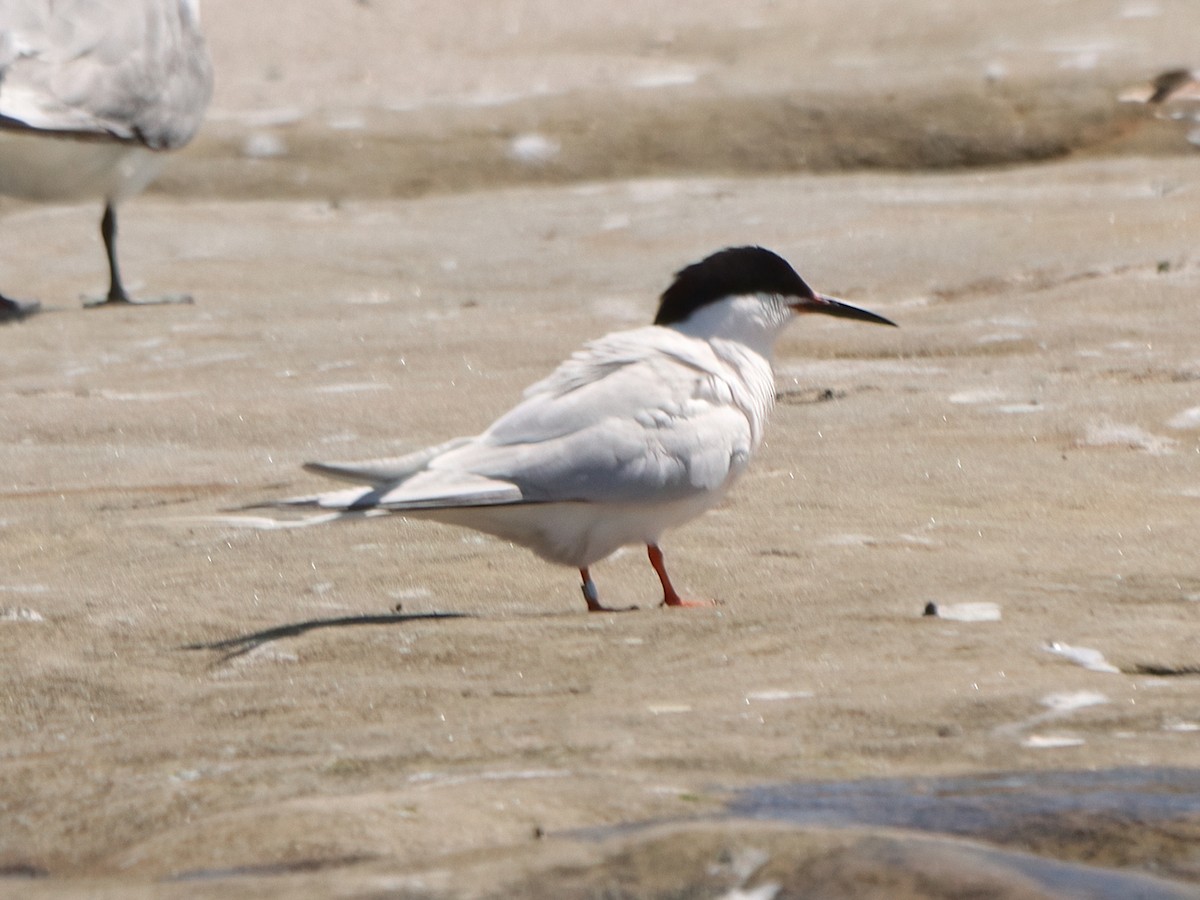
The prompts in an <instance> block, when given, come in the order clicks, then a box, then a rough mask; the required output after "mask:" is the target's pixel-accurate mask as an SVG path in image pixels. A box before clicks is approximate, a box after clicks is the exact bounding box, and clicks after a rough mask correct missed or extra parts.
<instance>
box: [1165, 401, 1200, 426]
mask: <svg viewBox="0 0 1200 900" xmlns="http://www.w3.org/2000/svg"><path fill="white" fill-rule="evenodd" d="M1167 427H1168V428H1179V429H1185V428H1200V406H1193V407H1192V408H1191V409H1185V410H1184V411H1183V412H1181V413H1179V414H1177V415H1174V416H1172V417H1171V418H1170V419H1168V420H1167Z"/></svg>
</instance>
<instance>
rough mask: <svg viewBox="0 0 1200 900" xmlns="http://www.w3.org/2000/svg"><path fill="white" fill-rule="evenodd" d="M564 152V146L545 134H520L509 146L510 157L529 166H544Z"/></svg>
mask: <svg viewBox="0 0 1200 900" xmlns="http://www.w3.org/2000/svg"><path fill="white" fill-rule="evenodd" d="M560 152H562V144H560V143H559V142H558V141H556V140H555V139H554V138H550V137H546V135H544V134H537V133H536V132H530V133H528V134H519V135H517V136H516V137H515V138H513V139H512V141H511V142H510V143H509V145H508V156H509V158H510V159H514V160H516V161H517V162H519V163H523V164H525V165H527V166H544V165H545V164H546V163H548V162H551V161H552V160H553V159H554V158H555V157H557V156H558V154H559V153H560Z"/></svg>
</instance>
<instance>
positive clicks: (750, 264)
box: [654, 247, 896, 344]
mask: <svg viewBox="0 0 1200 900" xmlns="http://www.w3.org/2000/svg"><path fill="white" fill-rule="evenodd" d="M799 313H824V314H825V315H828V316H840V317H842V318H846V319H859V320H861V321H863V322H878V323H880V324H882V325H895V324H896V323H895V322H892V321H890V320H888V319H885V318H884V317H883V316H878V315H876V314H875V313H873V312H868V311H867V310H865V309H859V308H858V307H857V306H851V305H850V304H848V303H843V302H842V301H841V300H837V299H835V298H833V297H826V296H824V295H823V294H818V293H817V292H816V291H814V290H813V289H812V288H810V287H809V286H808V285H807V284H805V283H804V279H802V278H801V277H800V276H799V275H797V274H796V270H795V269H793V268H792V267H791V266H790V265H788V263H787V261H786V260H785V259H783V258H782V257H781V256H778V255H777V254H775V253H772V252H771V251H770V250H766V249H764V248H762V247H730V248H728V249H726V250H719V251H718V252H716V253H714V254H713V255H712V256H708V257H705V258H704V259H702V260H700V262H698V263H692V265H690V266H688V267H687V268H684V269H680V270H679V271H678V272H677V273H675V280H674V281H673V282H672V283H671V286H670V287H669V288H667V289H666V291H664V292H663V295H662V302H661V303H660V304H659V307H658V315H657V316H656V317H655V319H654V324H655V325H666V326H668V327H672V328H676V329H678V330H680V331H688V332H695V333H703V334H705V335H707V336H727V337H742V338H750V339H751V340H752V342H755V343H757V341H753V339H754V338H755V337H759V338H760V339H765V340H766V341H767V343H768V344H769V343H770V342H771V341H772V340H773V338H774V336H775V334H777V333H778V332H779V330H780V329H782V327H783V326H784V325H786V324H787V323H788V322H789V321H790V320H791V319H792V318H793V317H794V316H795V315H797V314H799Z"/></svg>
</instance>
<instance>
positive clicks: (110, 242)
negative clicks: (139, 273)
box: [84, 201, 192, 308]
mask: <svg viewBox="0 0 1200 900" xmlns="http://www.w3.org/2000/svg"><path fill="white" fill-rule="evenodd" d="M100 236H101V237H102V238H104V252H105V254H106V255H107V256H108V296H106V297H104V298H103V299H102V300H89V301H88V302H87V303H85V304H84V305H85V306H89V307H92V308H95V307H98V306H128V305H131V304H134V305H139V306H152V305H157V304H162V303H191V302H192V298H191V297H190V296H189V295H187V294H172V295H168V296H166V297H157V298H155V299H152V300H134V299H133V298H132V297H130V296H129V294H128V292H126V290H125V285H124V284H123V283H122V281H121V268H120V266H119V265H118V264H117V208H116V206H114V205H113V203H112V201H109V202H107V203H105V204H104V216H103V217H102V218H101V219H100Z"/></svg>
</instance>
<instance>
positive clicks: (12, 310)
mask: <svg viewBox="0 0 1200 900" xmlns="http://www.w3.org/2000/svg"><path fill="white" fill-rule="evenodd" d="M41 308H42V304H41V303H40V302H39V301H37V300H18V299H16V298H15V297H5V296H4V295H3V294H0V322H15V321H17V320H18V319H24V318H27V317H29V316H32V315H33V314H34V313H35V312H37V311H38V310H39V309H41Z"/></svg>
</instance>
